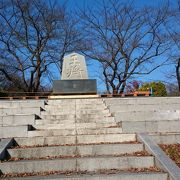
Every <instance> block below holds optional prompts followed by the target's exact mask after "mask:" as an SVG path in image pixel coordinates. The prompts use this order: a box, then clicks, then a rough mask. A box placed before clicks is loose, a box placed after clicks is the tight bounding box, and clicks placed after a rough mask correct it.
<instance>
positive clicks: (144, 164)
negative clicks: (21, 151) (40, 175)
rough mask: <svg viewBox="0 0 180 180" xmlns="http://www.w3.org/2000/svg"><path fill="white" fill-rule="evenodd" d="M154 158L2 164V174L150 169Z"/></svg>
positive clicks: (132, 157) (96, 158)
mask: <svg viewBox="0 0 180 180" xmlns="http://www.w3.org/2000/svg"><path fill="white" fill-rule="evenodd" d="M152 166H154V158H153V157H152V156H145V157H135V156H130V157H128V156H127V157H94V158H93V157H89V158H69V159H53V160H27V161H26V160H24V161H15V162H5V163H0V169H1V171H2V173H32V172H44V171H64V172H65V171H75V170H78V171H98V170H100V169H122V170H123V169H129V168H149V167H152Z"/></svg>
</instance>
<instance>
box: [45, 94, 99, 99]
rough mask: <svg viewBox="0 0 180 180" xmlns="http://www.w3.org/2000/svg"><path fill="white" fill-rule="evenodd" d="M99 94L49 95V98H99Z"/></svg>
mask: <svg viewBox="0 0 180 180" xmlns="http://www.w3.org/2000/svg"><path fill="white" fill-rule="evenodd" d="M99 97H100V95H98V94H97V95H68V96H67V95H64V96H63V95H54V96H49V97H48V98H49V99H78V98H82V99H86V98H99Z"/></svg>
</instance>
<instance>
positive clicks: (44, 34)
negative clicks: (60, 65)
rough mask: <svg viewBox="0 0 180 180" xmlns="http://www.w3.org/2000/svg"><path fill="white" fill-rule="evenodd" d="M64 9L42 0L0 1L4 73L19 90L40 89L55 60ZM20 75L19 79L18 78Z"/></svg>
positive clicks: (0, 60)
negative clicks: (58, 29)
mask: <svg viewBox="0 0 180 180" xmlns="http://www.w3.org/2000/svg"><path fill="white" fill-rule="evenodd" d="M62 21H64V9H63V8H60V7H58V6H57V4H53V5H52V4H48V3H45V1H40V0H4V1H3V0H2V1H1V3H0V72H1V74H2V75H3V76H4V77H5V79H6V80H7V81H10V82H11V83H13V84H14V85H15V86H16V87H17V88H18V89H20V90H23V91H27V92H37V91H38V89H39V87H40V85H41V81H42V78H43V76H44V75H45V73H47V72H48V70H49V69H48V67H49V65H50V64H52V63H54V59H53V58H55V57H54V56H52V51H54V49H55V48H54V47H56V44H54V43H53V42H54V40H55V39H57V35H56V31H57V28H58V27H59V24H61V22H62ZM16 77H18V78H16Z"/></svg>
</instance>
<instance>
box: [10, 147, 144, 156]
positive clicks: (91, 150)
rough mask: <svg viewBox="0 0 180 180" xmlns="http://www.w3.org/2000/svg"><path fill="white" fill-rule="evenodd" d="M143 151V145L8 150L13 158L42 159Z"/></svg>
mask: <svg viewBox="0 0 180 180" xmlns="http://www.w3.org/2000/svg"><path fill="white" fill-rule="evenodd" d="M137 151H143V144H106V145H105V144H99V145H86V146H52V147H32V148H26V149H25V148H18V149H8V153H9V154H10V156H11V158H42V157H54V156H72V157H73V156H75V155H80V156H98V155H101V156H102V155H118V154H124V153H134V152H137Z"/></svg>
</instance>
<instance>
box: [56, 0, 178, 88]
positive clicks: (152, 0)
mask: <svg viewBox="0 0 180 180" xmlns="http://www.w3.org/2000/svg"><path fill="white" fill-rule="evenodd" d="M100 1H102V0H59V2H60V3H62V2H66V3H67V6H68V8H69V9H70V11H72V12H73V11H74V10H75V8H77V7H79V8H82V7H86V8H87V7H88V8H95V7H96V4H97V2H100ZM104 2H107V3H108V2H109V0H104ZM124 2H127V0H124ZM133 2H134V4H135V5H136V6H137V7H142V6H161V5H162V4H164V2H165V0H133ZM170 3H171V5H174V4H176V1H175V0H170ZM174 67H175V66H174V65H168V66H164V67H162V68H159V69H157V70H155V71H153V72H152V73H151V74H150V75H143V76H138V77H137V80H140V81H143V82H149V81H160V80H161V81H167V79H166V77H165V72H167V71H169V70H170V69H172V71H173V68H174ZM88 72H89V77H90V78H92V79H94V78H96V79H97V80H98V87H99V89H100V90H102V89H103V88H104V85H103V83H102V82H101V80H100V79H99V78H98V76H99V74H98V73H99V69H98V68H94V64H93V63H88Z"/></svg>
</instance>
